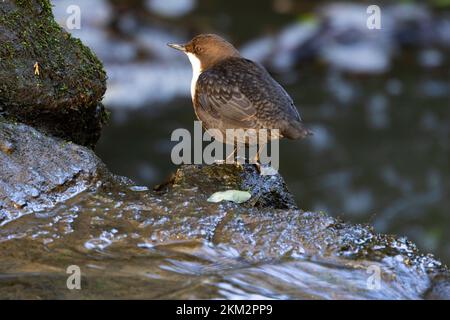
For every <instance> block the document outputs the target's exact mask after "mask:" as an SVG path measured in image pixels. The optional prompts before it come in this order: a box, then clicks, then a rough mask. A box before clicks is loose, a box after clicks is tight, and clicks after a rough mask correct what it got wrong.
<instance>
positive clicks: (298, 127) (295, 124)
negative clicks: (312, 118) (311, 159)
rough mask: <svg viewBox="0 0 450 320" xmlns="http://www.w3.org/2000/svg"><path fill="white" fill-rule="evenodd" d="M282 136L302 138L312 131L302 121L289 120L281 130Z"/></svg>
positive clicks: (294, 138)
mask: <svg viewBox="0 0 450 320" xmlns="http://www.w3.org/2000/svg"><path fill="white" fill-rule="evenodd" d="M282 134H283V136H284V137H286V138H288V139H293V140H296V139H303V138H306V137H307V136H310V135H312V134H313V133H312V131H311V130H309V129H308V128H306V127H305V125H304V124H303V122H300V121H290V122H289V124H288V125H287V126H286V127H285V129H284V130H283V131H282Z"/></svg>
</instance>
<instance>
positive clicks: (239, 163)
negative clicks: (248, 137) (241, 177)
mask: <svg viewBox="0 0 450 320" xmlns="http://www.w3.org/2000/svg"><path fill="white" fill-rule="evenodd" d="M241 147H242V146H240V145H239V144H237V145H236V147H235V149H234V150H235V152H236V161H235V162H234V164H235V165H236V167H238V168H239V169H243V166H242V163H241V162H240V161H239V158H238V155H239V150H240V148H241ZM244 163H245V158H244Z"/></svg>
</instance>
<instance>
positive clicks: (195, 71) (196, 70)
mask: <svg viewBox="0 0 450 320" xmlns="http://www.w3.org/2000/svg"><path fill="white" fill-rule="evenodd" d="M186 55H187V56H188V58H189V61H190V62H191V65H192V81H191V97H192V101H193V100H194V94H195V85H196V84H197V79H198V77H199V76H200V74H201V73H202V66H201V63H200V60H199V59H198V58H197V57H196V56H195V55H194V54H193V53H190V52H186Z"/></svg>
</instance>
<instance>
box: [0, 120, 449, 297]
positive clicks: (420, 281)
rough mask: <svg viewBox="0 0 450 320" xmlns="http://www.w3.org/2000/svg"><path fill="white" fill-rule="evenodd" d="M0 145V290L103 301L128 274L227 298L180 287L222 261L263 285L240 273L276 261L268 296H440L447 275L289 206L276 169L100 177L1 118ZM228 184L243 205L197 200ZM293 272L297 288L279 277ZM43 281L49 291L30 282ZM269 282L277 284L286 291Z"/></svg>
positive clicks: (88, 160)
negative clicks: (74, 284)
mask: <svg viewBox="0 0 450 320" xmlns="http://www.w3.org/2000/svg"><path fill="white" fill-rule="evenodd" d="M0 146H1V148H0V158H1V161H2V164H3V165H2V167H1V170H0V195H1V198H0V204H1V216H0V219H1V221H2V222H1V227H0V250H1V252H2V255H1V257H0V274H1V275H2V276H1V277H0V279H1V280H0V296H1V297H8V296H10V294H11V292H12V291H11V289H12V287H14V286H16V285H17V283H16V282H14V281H13V280H12V279H16V280H17V279H19V278H20V279H21V281H20V283H22V285H23V283H26V284H27V285H28V286H30V287H31V288H32V289H31V290H30V291H29V292H27V293H24V292H22V293H17V296H14V297H25V298H26V297H34V296H30V294H31V293H33V294H34V295H37V296H39V297H89V296H91V297H112V296H111V293H110V292H109V291H108V290H105V287H107V288H109V286H111V285H113V283H114V286H116V288H117V290H119V292H122V291H121V290H125V289H124V288H128V286H129V281H132V282H133V281H136V283H135V284H134V285H133V286H134V287H136V286H139V283H141V284H142V286H140V287H139V289H138V290H137V291H136V292H135V293H133V294H131V296H134V297H141V298H142V297H145V298H155V297H168V298H170V297H174V296H173V295H172V296H171V295H170V294H169V293H168V292H166V291H165V290H163V289H161V290H162V292H161V291H155V292H154V291H152V290H149V289H148V287H147V286H148V285H150V284H152V283H153V285H155V281H156V283H158V285H161V281H162V283H164V282H167V283H170V284H171V285H170V286H169V287H170V288H171V291H170V292H172V294H173V292H179V290H181V291H182V295H181V296H176V297H187V298H193V297H197V298H206V297H226V296H224V295H223V293H220V291H218V287H215V286H214V285H213V284H211V283H208V282H205V283H203V282H200V283H199V284H198V285H199V286H200V288H201V287H202V286H209V289H208V291H207V292H208V294H206V293H204V292H203V291H202V290H200V291H199V290H198V289H199V288H196V289H192V290H191V289H189V290H186V289H183V290H184V291H183V290H182V288H183V287H184V286H185V285H187V283H189V282H190V281H192V274H191V273H192V272H194V274H196V277H198V276H199V275H201V276H202V277H218V276H219V275H220V276H222V275H221V274H222V272H223V268H224V266H226V268H225V269H226V270H227V271H226V272H227V273H230V272H231V273H232V272H237V271H239V270H242V268H243V266H245V268H250V269H247V271H246V272H244V275H243V274H239V276H240V277H244V278H243V279H242V281H244V280H245V281H247V282H248V283H252V282H253V281H256V282H258V281H259V282H261V281H263V280H261V279H259V278H258V279H256V280H255V279H253V280H251V279H252V276H254V275H252V274H251V272H250V271H249V270H252V268H260V267H261V265H263V266H265V268H269V269H273V268H275V269H277V268H278V271H277V272H278V273H277V276H274V275H273V274H272V275H270V276H268V277H267V279H264V282H263V283H260V284H259V285H260V286H261V287H263V288H267V287H269V288H268V289H267V290H268V291H267V296H266V297H288V298H305V297H308V298H391V299H397V298H414V299H416V298H432V297H440V298H442V297H447V298H448V297H450V295H449V294H450V291H449V289H450V287H449V279H450V278H449V274H448V271H447V269H446V267H445V266H443V265H442V264H441V263H440V262H439V261H438V260H437V259H435V258H434V257H433V256H431V255H424V254H421V253H420V252H419V250H418V249H417V248H416V246H415V245H414V244H412V243H411V242H409V241H408V240H406V239H404V238H397V237H393V236H388V235H380V234H376V233H375V232H374V231H373V230H372V229H371V228H370V227H369V226H362V225H349V224H346V223H343V222H341V221H338V220H336V219H334V218H331V217H329V216H327V215H326V214H325V213H316V212H305V211H302V210H300V209H298V208H297V206H296V205H295V203H294V201H293V198H292V195H291V194H290V193H289V191H288V190H287V187H286V185H285V183H284V181H283V179H282V177H281V176H280V175H275V176H261V175H259V174H258V172H257V171H256V170H255V168H254V167H253V166H250V165H248V166H244V167H239V166H235V165H211V166H195V165H187V166H182V167H180V169H179V170H178V171H177V172H176V174H175V175H174V176H173V177H172V178H171V179H170V181H169V182H167V183H166V184H163V185H160V186H158V187H157V188H156V189H155V190H148V189H147V188H145V187H140V186H135V185H134V184H133V183H132V182H131V181H130V180H128V179H126V178H120V177H116V176H114V175H113V174H111V173H109V172H108V170H107V169H106V168H105V166H104V165H103V164H102V162H101V161H100V160H99V159H98V158H97V157H96V156H95V154H94V153H93V152H92V151H91V150H90V149H88V148H85V147H81V146H78V145H75V144H72V143H66V142H64V141H63V140H61V139H58V138H53V137H49V136H46V135H44V134H42V133H39V132H37V131H36V130H35V129H33V128H30V127H28V126H26V125H24V124H13V123H7V122H1V123H0ZM230 189H237V190H246V191H248V192H250V193H251V195H252V197H251V198H250V199H249V200H248V201H247V202H244V203H242V204H236V203H233V202H221V203H210V202H208V201H207V199H208V197H209V196H210V195H211V194H213V193H214V192H216V191H224V190H230ZM168 252H169V253H168ZM170 252H171V253H170ZM149 254H150V255H155V254H156V255H158V256H159V258H158V259H156V260H155V258H154V256H152V258H149ZM161 254H162V255H163V256H160V255H161ZM179 254H181V255H182V256H184V259H182V260H181V261H183V263H186V266H185V267H182V266H181V265H178V267H177V268H178V269H177V268H175V269H173V268H174V266H173V264H174V262H173V260H174V258H173V256H172V255H179ZM105 255H106V256H108V257H109V258H107V259H106V260H104V259H105ZM198 256H201V257H202V259H207V260H208V263H210V264H211V263H212V264H213V266H211V265H209V266H207V267H205V266H202V267H201V268H200V269H198V270H197V269H196V267H193V266H192V265H190V264H189V263H188V261H191V260H192V259H194V260H195V259H198ZM189 257H190V258H189ZM123 259H125V260H126V261H124V260H123ZM147 259H148V260H147ZM161 259H162V260H161ZM161 261H164V263H170V264H172V269H173V270H171V274H170V276H169V275H162V274H161V273H164V272H163V271H164V270H163V269H161V264H164V263H162V262H161ZM105 263H106V264H107V265H109V266H111V265H115V267H114V271H112V270H110V271H111V272H112V273H111V277H112V275H113V274H116V275H120V276H121V279H122V280H121V281H123V283H121V281H119V282H116V281H115V280H114V281H112V279H109V278H108V279H105V277H104V276H105V273H104V271H102V272H103V273H102V276H100V274H99V270H98V269H96V268H95V267H92V265H96V266H98V265H102V264H105ZM153 263H156V264H157V266H155V265H153ZM192 263H193V262H192ZM217 263H218V264H219V267H218V266H217V265H216V264H217ZM71 264H76V265H79V266H80V267H81V269H82V270H86V271H85V274H84V276H85V283H87V288H86V290H84V291H82V292H80V293H74V292H72V291H68V290H67V289H66V288H65V287H64V283H65V282H64V281H63V280H62V279H59V278H64V277H65V268H66V267H67V265H71ZM149 264H150V265H151V267H150V266H149ZM175 265H176V263H175ZM104 267H105V266H104ZM129 268H131V269H129ZM133 268H137V269H136V270H135V271H136V272H134V271H130V270H134V269H133ZM140 268H144V269H146V268H147V269H146V270H147V271H148V270H153V271H152V272H153V273H156V274H158V280H155V279H153V280H151V279H150V280H149V279H148V278H147V276H148V275H144V274H142V272H141V271H142V270H140ZM180 268H181V269H180ZM192 268H193V270H190V269H192ZM100 269H102V268H100ZM138 269H139V270H138ZM155 269H157V270H158V271H155ZM368 270H378V271H379V273H380V281H381V282H380V283H379V287H378V289H377V290H372V289H370V288H368V287H367V277H368V275H367V271H368ZM275 271H276V270H275ZM165 272H168V271H165ZM186 272H187V273H188V275H189V276H188V275H186V274H185V273H186ZM248 272H250V274H249V273H248ZM271 272H274V270H271ZM174 273H175V274H176V275H174ZM216 273H218V274H216ZM37 274H39V275H41V276H40V277H37V276H36V275H37ZM212 275H214V276H212ZM293 275H295V277H298V278H297V279H296V281H297V283H290V282H291V281H293V280H287V279H286V277H288V278H289V277H292V276H293ZM126 276H128V277H129V278H127V277H126ZM342 277H344V278H342ZM271 278H272V279H271ZM42 279H46V281H47V282H48V283H47V285H48V286H50V287H51V288H52V290H43V289H42V288H43V287H39V286H38V285H37V284H36V282H37V281H42ZM52 279H53V280H52ZM55 279H59V280H58V281H57V280H55ZM124 279H127V280H124ZM174 279H178V280H177V281H179V282H176V283H175V284H174V283H172V282H171V281H174ZM267 281H269V283H267ZM271 281H275V282H274V283H277V282H279V283H283V282H286V281H287V282H288V283H287V284H286V285H289V289H288V290H287V291H286V289H280V288H278V287H277V286H276V285H275V284H274V283H272V282H271ZM298 281H300V282H298ZM303 281H304V282H305V283H303V284H302V282H303ZM99 282H100V284H99ZM213 282H214V281H213ZM219 282H220V281H219ZM216 285H217V286H218V283H216ZM247 285H248V284H247ZM211 286H212V287H214V288H215V289H217V290H216V291H214V290H213V289H211ZM163 287H164V286H163ZM169 287H168V288H169ZM256 287H258V285H256ZM211 290H212V291H211ZM246 290H247V291H249V292H248V293H249V294H250V293H251V290H250V289H248V288H247V289H246ZM246 290H244V291H246ZM253 290H255V289H254V288H253ZM14 292H15V291H14ZM202 292H203V293H202ZM117 294H118V295H119V296H121V295H120V294H119V293H117ZM156 294H157V296H156ZM129 295H130V293H129V292H127V293H123V297H125V296H129ZM114 297H115V296H114Z"/></svg>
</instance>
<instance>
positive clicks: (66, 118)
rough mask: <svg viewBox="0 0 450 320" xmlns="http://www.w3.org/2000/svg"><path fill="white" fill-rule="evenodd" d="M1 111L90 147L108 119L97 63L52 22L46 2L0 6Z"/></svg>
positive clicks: (12, 0) (16, 0) (11, 0)
mask: <svg viewBox="0 0 450 320" xmlns="http://www.w3.org/2000/svg"><path fill="white" fill-rule="evenodd" d="M0 43H1V45H0V113H1V114H3V115H4V116H5V117H7V118H11V119H14V120H17V121H20V122H24V123H26V124H29V125H32V126H34V127H36V128H38V129H41V130H42V131H44V132H47V133H50V134H52V135H55V136H58V137H62V138H64V139H67V140H72V141H74V142H76V143H79V144H83V145H90V146H92V145H94V144H95V142H96V141H97V140H98V138H99V137H100V129H101V127H102V124H103V123H104V121H105V119H106V111H105V109H104V107H103V106H102V105H101V103H100V101H101V99H102V97H103V94H104V93H105V90H106V73H105V71H104V70H103V66H102V64H101V62H100V61H99V60H98V59H97V58H96V57H95V55H94V54H93V53H92V52H91V51H90V50H89V49H88V48H87V47H85V46H84V45H83V44H82V43H81V41H80V40H79V39H75V38H72V37H71V35H70V34H69V33H67V32H65V31H64V30H63V29H62V28H61V27H60V26H59V25H58V24H57V23H56V22H55V21H54V18H53V15H52V10H51V4H50V2H49V1H48V0H5V1H2V2H0Z"/></svg>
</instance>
